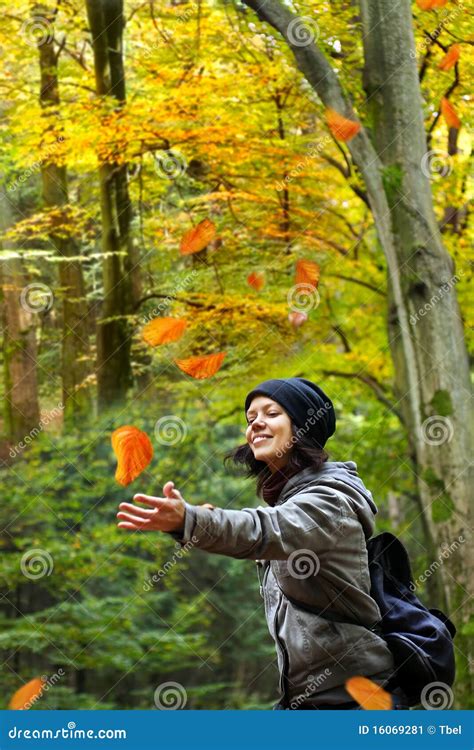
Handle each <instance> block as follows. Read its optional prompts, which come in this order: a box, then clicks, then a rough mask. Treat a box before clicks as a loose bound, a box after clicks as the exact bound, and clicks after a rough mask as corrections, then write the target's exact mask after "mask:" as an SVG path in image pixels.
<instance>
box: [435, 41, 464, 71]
mask: <svg viewBox="0 0 474 750" xmlns="http://www.w3.org/2000/svg"><path fill="white" fill-rule="evenodd" d="M460 54H461V49H460V47H459V44H452V45H451V47H450V48H449V50H448V51H447V53H446V54H445V56H444V57H443V59H442V60H441V62H440V64H439V65H438V68H439V70H451V68H452V67H453V66H454V65H456V63H457V61H458V60H459V56H460Z"/></svg>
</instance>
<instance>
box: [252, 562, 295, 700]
mask: <svg viewBox="0 0 474 750" xmlns="http://www.w3.org/2000/svg"><path fill="white" fill-rule="evenodd" d="M256 562H257V575H258V580H259V582H260V595H261V596H262V597H263V596H264V594H263V589H264V587H265V581H266V580H267V577H268V574H269V572H270V567H271V565H270V561H269V560H262V561H260V560H257V561H256ZM260 566H262V567H265V572H264V574H263V578H262V579H261V578H260ZM279 595H280V598H279V600H278V604H277V607H276V610H275V616H274V618H273V627H274V630H275V642H276V644H277V647H278V648H279V649H280V651H281V654H282V657H283V669H282V671H281V674H280V692H281V694H282V696H283V701H284V703H285V704H286V703H287V702H288V698H287V682H288V676H287V672H288V669H289V665H290V659H289V656H288V652H287V650H286V648H285V646H284V644H283V643H282V641H281V640H280V638H279V637H278V615H279V614H280V608H281V604H282V602H283V593H282V592H281V591H279Z"/></svg>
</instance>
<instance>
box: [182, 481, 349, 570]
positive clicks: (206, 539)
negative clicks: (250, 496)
mask: <svg viewBox="0 0 474 750" xmlns="http://www.w3.org/2000/svg"><path fill="white" fill-rule="evenodd" d="M346 513H347V510H346V504H345V502H344V500H343V499H342V498H341V495H340V494H339V493H337V492H335V491H334V490H331V489H329V488H325V487H321V486H318V487H317V488H315V489H314V490H313V491H311V489H310V488H305V490H304V492H303V493H299V494H297V495H295V496H294V497H292V498H291V499H289V500H287V501H286V502H284V503H282V504H281V505H277V506H275V507H261V506H259V507H258V508H244V509H243V510H226V509H222V508H214V509H213V510H211V509H209V508H203V507H200V506H195V505H190V504H189V503H186V509H185V521H184V529H183V530H182V531H180V532H169V533H170V534H171V536H173V538H174V539H176V541H178V542H179V543H180V544H181V545H186V546H187V547H189V548H191V547H196V548H198V549H203V550H207V551H208V552H214V553H217V554H219V555H227V556H228V557H235V558H239V559H245V558H247V559H250V560H259V559H262V560H287V559H288V557H289V555H290V554H291V553H292V552H294V551H295V550H301V549H305V550H307V549H309V550H313V551H314V552H316V553H322V552H325V551H327V550H329V549H331V548H332V547H333V546H334V545H335V544H336V542H337V538H338V535H339V533H340V532H341V530H342V528H343V526H344V520H345V516H346Z"/></svg>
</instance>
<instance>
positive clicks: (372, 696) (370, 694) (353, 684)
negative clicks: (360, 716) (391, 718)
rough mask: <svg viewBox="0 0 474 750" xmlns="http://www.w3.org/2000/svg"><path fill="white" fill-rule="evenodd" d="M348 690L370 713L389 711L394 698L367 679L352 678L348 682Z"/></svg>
mask: <svg viewBox="0 0 474 750" xmlns="http://www.w3.org/2000/svg"><path fill="white" fill-rule="evenodd" d="M346 690H347V692H348V693H349V695H350V696H351V697H352V698H353V699H354V700H355V701H357V703H358V704H359V705H360V706H362V708H365V709H366V710H368V711H389V710H390V709H391V708H392V696H391V695H390V693H387V691H386V690H384V689H383V688H381V687H380V685H377V684H376V683H375V682H372V680H368V679H367V677H351V678H350V679H349V680H346Z"/></svg>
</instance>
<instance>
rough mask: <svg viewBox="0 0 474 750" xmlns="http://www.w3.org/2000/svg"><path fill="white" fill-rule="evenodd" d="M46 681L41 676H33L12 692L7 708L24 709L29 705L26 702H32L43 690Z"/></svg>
mask: <svg viewBox="0 0 474 750" xmlns="http://www.w3.org/2000/svg"><path fill="white" fill-rule="evenodd" d="M45 683H46V680H44V679H43V678H42V677H34V678H33V679H32V680H30V681H29V682H27V683H26V685H23V686H22V687H21V688H19V689H18V690H17V691H16V692H15V693H13V695H12V697H11V699H10V703H9V704H8V708H10V709H13V710H14V711H24V710H26V709H28V708H29V707H30V706H29V705H27V704H32V703H34V702H35V701H36V700H37V698H39V697H40V696H41V693H42V692H43V686H44V684H45Z"/></svg>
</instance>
